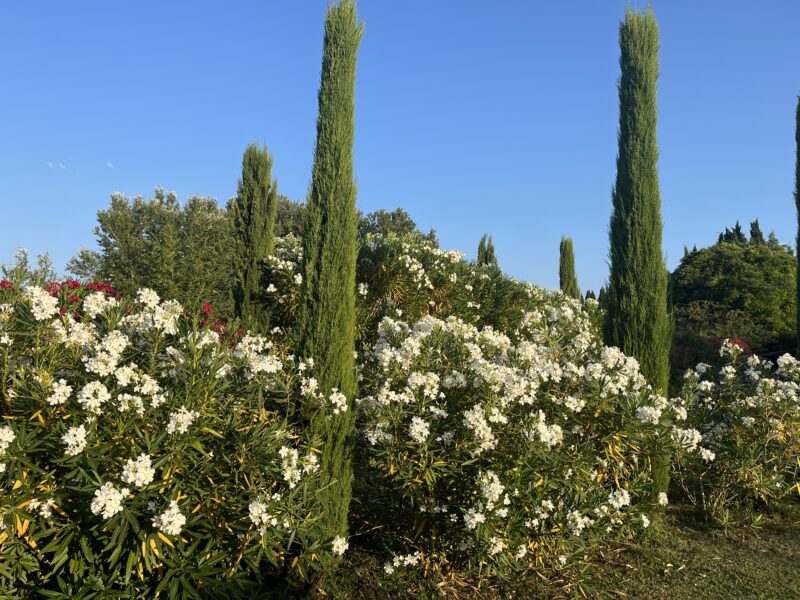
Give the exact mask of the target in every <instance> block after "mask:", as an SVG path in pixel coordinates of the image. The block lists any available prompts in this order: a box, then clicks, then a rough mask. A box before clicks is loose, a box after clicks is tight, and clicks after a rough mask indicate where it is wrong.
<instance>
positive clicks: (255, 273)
mask: <svg viewBox="0 0 800 600" xmlns="http://www.w3.org/2000/svg"><path fill="white" fill-rule="evenodd" d="M277 196H278V184H277V182H276V181H275V180H274V179H273V178H272V156H270V154H269V152H268V151H267V148H266V147H264V148H259V147H258V146H257V145H256V144H250V145H249V146H248V147H247V149H246V150H245V151H244V156H243V157H242V178H241V179H240V180H239V185H238V189H237V194H236V198H234V199H233V201H232V202H231V203H230V207H229V209H230V212H231V223H232V226H233V235H232V240H233V245H234V252H233V261H232V263H233V302H234V312H235V314H236V316H237V317H239V318H240V319H242V321H243V322H244V323H245V325H246V326H247V327H248V328H250V329H256V330H260V331H263V330H265V329H266V327H267V324H268V321H269V316H268V314H267V312H266V310H265V306H264V302H263V301H262V298H261V296H262V295H263V293H264V291H263V287H264V285H263V281H262V277H261V263H262V261H263V260H264V259H265V258H266V257H267V256H269V255H270V254H272V249H273V247H274V244H275V215H276V212H277V208H278V199H277Z"/></svg>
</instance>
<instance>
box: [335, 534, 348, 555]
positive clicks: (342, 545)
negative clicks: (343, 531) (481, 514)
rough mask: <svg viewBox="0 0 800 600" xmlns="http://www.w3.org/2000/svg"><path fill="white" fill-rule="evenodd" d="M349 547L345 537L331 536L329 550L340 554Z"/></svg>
mask: <svg viewBox="0 0 800 600" xmlns="http://www.w3.org/2000/svg"><path fill="white" fill-rule="evenodd" d="M349 547H350V544H349V543H348V542H347V539H345V538H344V537H342V536H341V535H337V536H336V537H335V538H333V542H332V543H331V551H332V552H333V553H334V554H336V555H337V556H341V555H342V554H344V553H345V552H347V549H348V548H349Z"/></svg>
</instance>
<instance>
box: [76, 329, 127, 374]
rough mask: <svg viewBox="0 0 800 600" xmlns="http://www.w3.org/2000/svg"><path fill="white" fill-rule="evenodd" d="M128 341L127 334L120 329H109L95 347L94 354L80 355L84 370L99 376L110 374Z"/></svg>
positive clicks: (117, 363)
mask: <svg viewBox="0 0 800 600" xmlns="http://www.w3.org/2000/svg"><path fill="white" fill-rule="evenodd" d="M129 343H130V340H129V339H128V336H127V335H125V334H124V333H123V332H122V331H120V330H118V329H114V330H112V331H110V332H109V333H108V334H107V335H106V336H105V337H104V338H103V339H102V341H100V343H99V344H98V345H97V347H96V348H95V354H94V356H89V355H84V356H83V357H82V360H83V362H84V363H85V364H86V370H87V371H89V372H90V373H96V374H97V375H100V376H101V377H105V376H107V375H111V374H112V373H113V372H114V371H115V370H116V368H117V366H118V365H119V361H120V360H121V359H122V353H123V352H124V351H125V348H127V347H128V344H129Z"/></svg>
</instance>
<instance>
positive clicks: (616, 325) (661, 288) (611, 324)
mask: <svg viewBox="0 0 800 600" xmlns="http://www.w3.org/2000/svg"><path fill="white" fill-rule="evenodd" d="M619 42H620V50H621V57H620V68H621V70H622V74H621V76H620V80H619V104H620V106H619V153H618V155H617V179H616V183H615V185H614V190H613V206H614V209H613V213H612V215H611V226H610V233H609V237H610V242H611V251H610V258H611V273H610V276H609V283H608V312H607V316H606V322H605V338H606V343H607V344H609V345H613V346H617V347H619V348H620V349H621V350H623V351H624V352H625V353H626V354H629V355H632V356H634V357H636V358H637V359H638V361H639V364H640V365H641V369H642V373H643V374H644V376H645V377H646V378H647V380H648V381H649V382H650V384H651V385H652V386H653V388H654V389H655V390H657V391H659V392H661V393H665V392H666V388H667V379H668V376H669V365H668V354H669V346H670V338H671V333H672V331H671V324H670V319H669V316H668V314H667V270H666V267H665V265H664V257H663V254H662V251H661V235H662V224H661V196H660V192H659V185H658V170H657V166H656V163H657V161H658V145H657V140H656V115H657V109H656V79H657V78H658V50H659V41H658V26H657V24H656V21H655V17H654V16H653V13H652V12H651V11H650V9H649V8H648V9H647V12H646V13H645V14H642V13H639V12H635V11H632V10H630V9H627V10H626V14H625V21H624V22H623V23H622V24H621V25H620V30H619Z"/></svg>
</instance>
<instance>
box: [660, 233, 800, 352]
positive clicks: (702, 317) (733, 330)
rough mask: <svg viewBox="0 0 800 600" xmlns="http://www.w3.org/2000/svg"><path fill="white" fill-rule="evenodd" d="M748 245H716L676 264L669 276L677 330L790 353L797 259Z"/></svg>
mask: <svg viewBox="0 0 800 600" xmlns="http://www.w3.org/2000/svg"><path fill="white" fill-rule="evenodd" d="M750 242H751V243H749V244H747V243H744V244H742V243H737V244H733V243H727V242H722V243H719V242H718V243H717V244H714V245H713V246H710V247H708V248H701V249H700V250H698V251H696V252H692V253H691V254H689V255H688V256H686V257H684V258H683V259H682V260H681V262H680V264H679V265H678V267H677V268H676V269H675V271H674V272H673V273H672V275H671V288H672V301H673V308H674V316H675V325H676V330H677V331H679V332H690V333H693V334H695V335H699V336H704V337H718V338H725V337H736V338H740V339H742V340H744V341H745V342H747V344H748V345H749V346H750V347H751V348H752V349H753V350H754V351H756V352H762V353H763V352H772V351H787V350H791V349H792V348H793V347H794V344H793V339H794V335H795V323H796V312H795V295H796V285H797V282H796V277H795V275H796V269H797V259H796V258H795V257H794V256H793V255H792V252H791V248H789V247H787V246H781V245H780V244H777V245H769V244H765V243H761V244H753V243H752V238H751V240H750Z"/></svg>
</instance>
